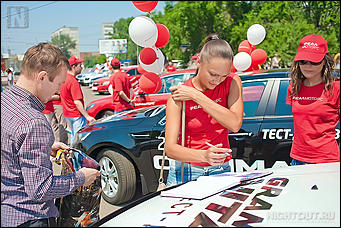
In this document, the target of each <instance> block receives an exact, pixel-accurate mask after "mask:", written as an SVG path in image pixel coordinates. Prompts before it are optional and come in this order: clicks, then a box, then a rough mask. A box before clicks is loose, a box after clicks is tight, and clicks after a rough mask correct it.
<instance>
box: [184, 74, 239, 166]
mask: <svg viewBox="0 0 341 228" xmlns="http://www.w3.org/2000/svg"><path fill="white" fill-rule="evenodd" d="M233 76H234V75H229V76H227V77H226V79H225V80H224V81H223V82H221V83H220V84H219V85H217V86H216V87H215V88H214V89H213V90H206V91H204V92H202V93H203V94H205V95H206V96H207V97H209V98H210V99H211V100H213V101H215V102H216V103H218V104H220V105H222V106H224V107H227V105H228V96H229V90H230V85H231V82H232V79H233ZM192 79H193V78H190V79H189V80H188V81H186V82H185V85H187V86H190V87H193V88H195V87H194V85H193V83H192ZM180 129H181V128H180ZM228 133H229V130H228V129H227V128H225V127H223V126H222V125H221V124H219V123H218V122H217V121H216V120H215V119H213V117H211V116H210V115H209V114H208V113H207V112H205V111H204V109H203V108H202V107H201V106H200V105H198V104H197V103H196V102H194V101H192V100H190V101H186V103H185V147H188V148H192V149H199V150H207V149H208V148H209V146H207V145H206V144H205V142H208V143H211V144H212V145H216V144H222V147H224V148H230V144H229V140H228ZM181 138H182V137H181V132H180V136H179V141H178V143H179V144H181ZM227 161H228V158H226V161H225V162H227ZM190 164H192V165H197V166H211V165H210V164H209V163H206V162H190Z"/></svg>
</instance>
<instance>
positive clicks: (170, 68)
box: [167, 65, 176, 72]
mask: <svg viewBox="0 0 341 228" xmlns="http://www.w3.org/2000/svg"><path fill="white" fill-rule="evenodd" d="M173 71H176V67H175V66H174V65H171V66H170V65H168V66H167V72H173Z"/></svg>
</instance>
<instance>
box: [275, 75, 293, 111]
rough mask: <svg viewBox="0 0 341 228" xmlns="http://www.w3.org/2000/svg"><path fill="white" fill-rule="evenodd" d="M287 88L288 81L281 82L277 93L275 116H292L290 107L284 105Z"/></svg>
mask: <svg viewBox="0 0 341 228" xmlns="http://www.w3.org/2000/svg"><path fill="white" fill-rule="evenodd" d="M288 87H289V80H282V81H281V83H280V87H279V91H278V98H277V104H276V111H275V115H276V116H287V115H292V111H291V105H288V104H286V97H287V91H288Z"/></svg>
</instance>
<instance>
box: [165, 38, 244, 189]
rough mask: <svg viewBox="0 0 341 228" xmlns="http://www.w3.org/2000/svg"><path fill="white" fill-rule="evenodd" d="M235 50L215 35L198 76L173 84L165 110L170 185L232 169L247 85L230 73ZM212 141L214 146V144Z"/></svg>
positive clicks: (209, 40)
mask: <svg viewBox="0 0 341 228" xmlns="http://www.w3.org/2000/svg"><path fill="white" fill-rule="evenodd" d="M232 60H233V51H232V49H231V47H230V45H229V44H228V43H227V42H226V41H225V40H222V39H219V38H218V36H217V35H216V34H212V35H210V36H209V37H208V38H207V39H206V42H205V44H204V46H203V48H202V50H201V52H200V57H199V59H198V62H197V66H198V70H197V74H196V76H194V77H193V78H191V79H189V80H188V81H187V82H186V83H185V84H184V85H179V86H174V87H171V88H170V90H171V91H172V96H170V98H169V99H168V102H167V109H166V132H165V151H166V153H167V157H169V158H172V159H175V161H174V163H173V162H171V164H170V170H169V174H168V178H167V186H171V185H175V184H179V183H181V162H184V164H185V165H184V177H183V181H184V182H187V181H191V180H195V179H197V178H198V177H199V176H202V175H213V174H218V173H221V172H229V171H230V170H231V168H230V166H229V164H228V161H229V160H230V159H231V155H230V154H231V150H230V149H229V147H230V145H229V141H228V131H229V129H230V130H232V131H233V132H238V130H239V129H240V127H241V125H242V118H243V100H242V84H241V80H240V78H239V76H238V75H231V74H230V70H231V67H232ZM183 101H185V144H184V146H181V134H180V133H179V131H180V129H181V112H182V102H183ZM206 143H209V144H211V145H213V147H212V146H209V145H208V144H206Z"/></svg>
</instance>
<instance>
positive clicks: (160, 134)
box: [150, 111, 170, 183]
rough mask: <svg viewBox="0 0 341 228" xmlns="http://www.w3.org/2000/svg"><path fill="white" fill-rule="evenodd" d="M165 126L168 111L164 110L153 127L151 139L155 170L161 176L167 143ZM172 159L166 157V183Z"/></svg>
mask: <svg viewBox="0 0 341 228" xmlns="http://www.w3.org/2000/svg"><path fill="white" fill-rule="evenodd" d="M165 126H166V112H165V111H164V114H163V117H162V118H161V119H160V120H159V121H158V122H157V124H156V125H155V126H154V127H153V131H152V132H153V135H152V139H151V141H150V148H151V150H150V157H151V160H152V163H153V167H154V172H155V175H156V176H157V177H160V170H161V165H162V163H161V162H162V157H163V151H164V145H165ZM169 161H170V159H168V158H167V156H166V157H165V164H164V171H163V179H164V181H165V182H164V183H166V180H167V176H168V170H169Z"/></svg>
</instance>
